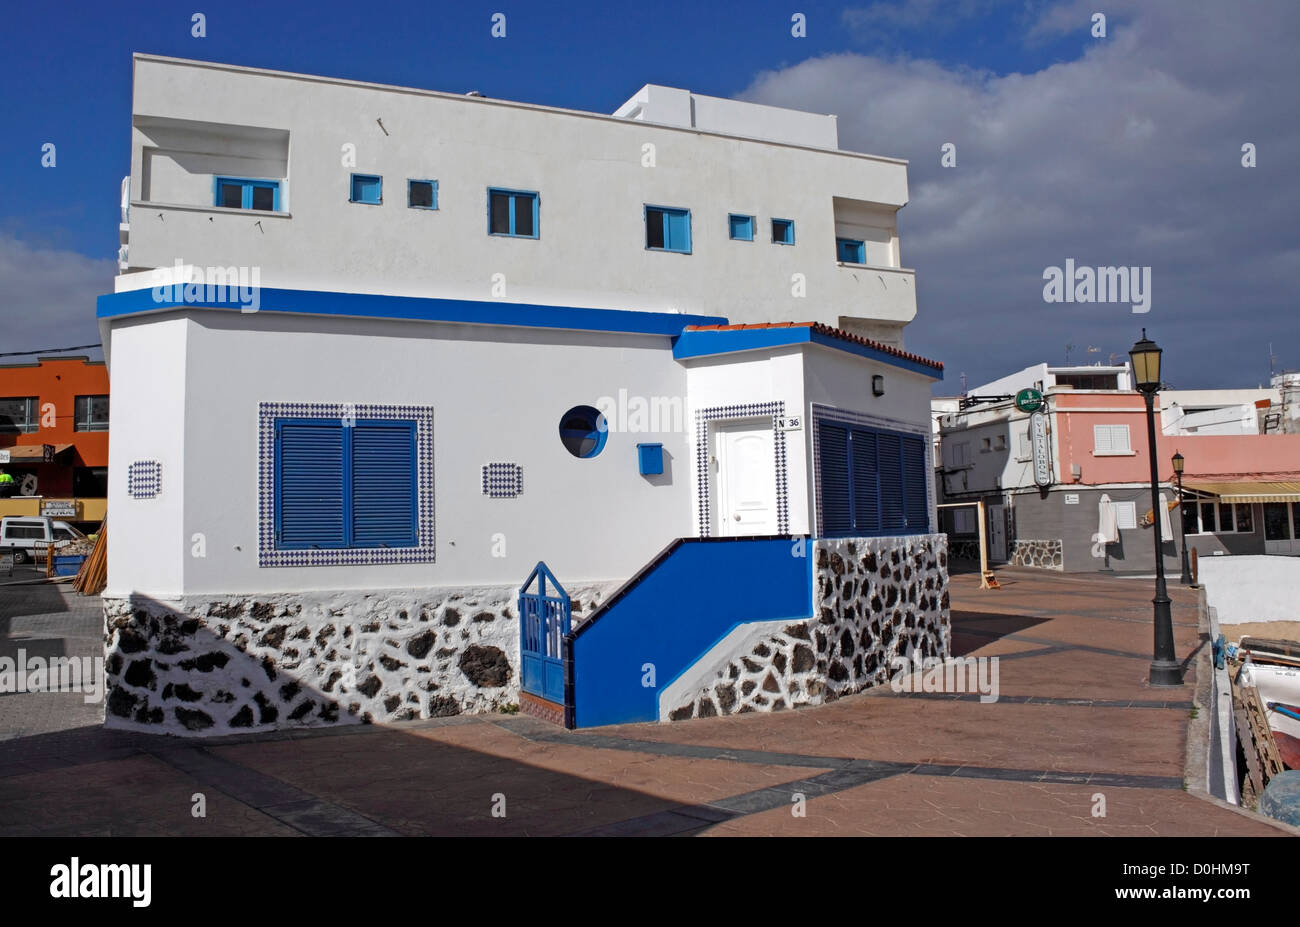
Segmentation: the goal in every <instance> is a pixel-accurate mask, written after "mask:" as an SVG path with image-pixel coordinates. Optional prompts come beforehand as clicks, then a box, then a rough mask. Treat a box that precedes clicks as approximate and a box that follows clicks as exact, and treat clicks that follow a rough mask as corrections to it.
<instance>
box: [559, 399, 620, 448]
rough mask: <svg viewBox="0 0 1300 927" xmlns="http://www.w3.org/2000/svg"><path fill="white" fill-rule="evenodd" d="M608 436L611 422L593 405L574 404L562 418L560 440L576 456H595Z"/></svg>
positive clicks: (603, 445)
mask: <svg viewBox="0 0 1300 927" xmlns="http://www.w3.org/2000/svg"><path fill="white" fill-rule="evenodd" d="M608 436H609V423H608V422H606V421H605V416H603V415H601V414H600V412H599V411H598V410H597V409H593V408H592V407H591V406H574V407H573V408H572V409H570V410H569V411H568V412H565V413H564V415H563V417H562V418H561V419H560V441H561V442H562V443H563V444H564V449H565V450H567V451H568V452H569V453H570V454H572V455H573V456H574V457H595V456H596V455H597V454H599V453H600V452H601V451H602V450H603V449H604V447H605V438H606V437H608Z"/></svg>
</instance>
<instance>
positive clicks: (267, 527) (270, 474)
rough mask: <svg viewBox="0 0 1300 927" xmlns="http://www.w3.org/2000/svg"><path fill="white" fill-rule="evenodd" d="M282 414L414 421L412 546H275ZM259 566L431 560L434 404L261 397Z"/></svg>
mask: <svg viewBox="0 0 1300 927" xmlns="http://www.w3.org/2000/svg"><path fill="white" fill-rule="evenodd" d="M280 418H337V419H351V420H353V421H355V420H357V419H389V420H400V421H413V422H415V473H416V495H417V499H416V512H417V533H416V538H417V543H416V545H415V546H414V547H351V548H346V549H328V550H327V549H321V550H297V549H295V550H280V549H277V548H276V546H275V421H276V419H280ZM257 445H258V448H257V457H258V503H257V504H258V550H257V565H258V566H259V567H298V566H365V565H369V564H380V563H433V562H434V560H435V552H436V546H435V536H436V533H435V530H434V529H435V524H434V506H433V486H434V483H433V407H432V406H414V405H385V404H368V403H351V402H262V403H259V404H258V439H257Z"/></svg>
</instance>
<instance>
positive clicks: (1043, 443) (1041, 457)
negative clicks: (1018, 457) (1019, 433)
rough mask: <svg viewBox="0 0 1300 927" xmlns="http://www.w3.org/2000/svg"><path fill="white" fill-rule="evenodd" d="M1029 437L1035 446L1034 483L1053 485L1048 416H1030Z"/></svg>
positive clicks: (1040, 414) (1039, 413) (1038, 414)
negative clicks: (1048, 438)
mask: <svg viewBox="0 0 1300 927" xmlns="http://www.w3.org/2000/svg"><path fill="white" fill-rule="evenodd" d="M1029 436H1030V440H1031V441H1032V442H1033V445H1034V483H1035V484H1037V485H1038V486H1051V485H1052V447H1051V445H1050V444H1049V443H1048V440H1047V416H1046V415H1044V414H1043V413H1042V412H1035V413H1034V414H1033V415H1031V416H1029Z"/></svg>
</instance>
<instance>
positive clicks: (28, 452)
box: [0, 444, 72, 463]
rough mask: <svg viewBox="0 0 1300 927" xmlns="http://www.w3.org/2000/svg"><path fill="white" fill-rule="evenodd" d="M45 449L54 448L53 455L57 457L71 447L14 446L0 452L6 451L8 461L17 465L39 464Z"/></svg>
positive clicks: (64, 445) (66, 445)
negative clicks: (20, 463) (22, 463)
mask: <svg viewBox="0 0 1300 927" xmlns="http://www.w3.org/2000/svg"><path fill="white" fill-rule="evenodd" d="M46 447H52V448H54V451H53V454H54V456H55V457H58V456H59V455H60V454H62V453H63V452H64V451H66V450H67V449H68V448H70V447H72V445H71V444H52V445H46V444H15V445H13V446H12V447H4V448H0V451H7V452H8V454H9V460H10V461H11V462H13V463H19V462H24V463H40V462H41V461H43V460H44V459H45V448H46ZM0 456H3V455H0Z"/></svg>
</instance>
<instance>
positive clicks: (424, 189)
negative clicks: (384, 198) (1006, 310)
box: [406, 180, 438, 209]
mask: <svg viewBox="0 0 1300 927" xmlns="http://www.w3.org/2000/svg"><path fill="white" fill-rule="evenodd" d="M406 205H407V206H409V207H410V208H411V209H437V208H438V181H436V180H408V181H407V182H406Z"/></svg>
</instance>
